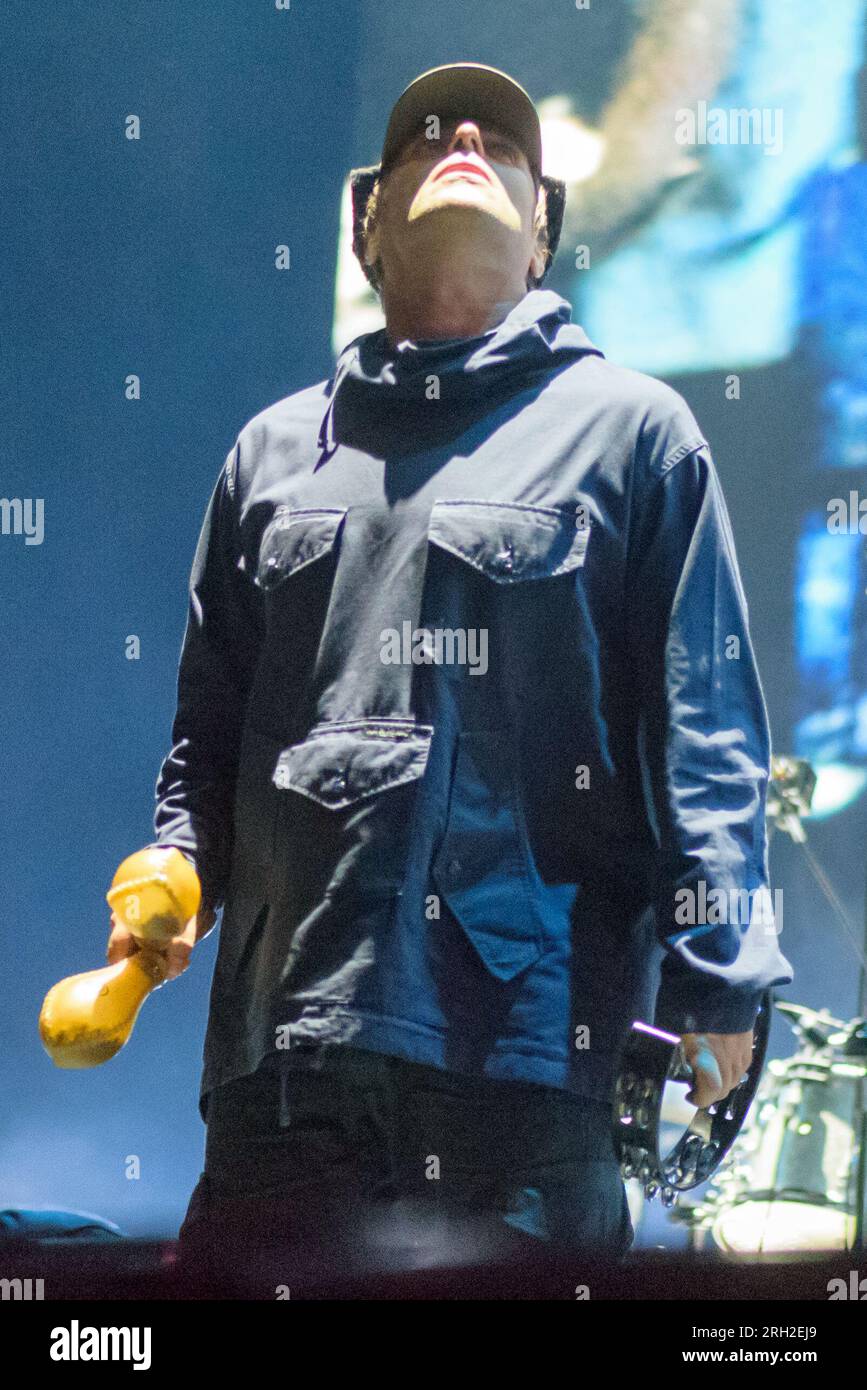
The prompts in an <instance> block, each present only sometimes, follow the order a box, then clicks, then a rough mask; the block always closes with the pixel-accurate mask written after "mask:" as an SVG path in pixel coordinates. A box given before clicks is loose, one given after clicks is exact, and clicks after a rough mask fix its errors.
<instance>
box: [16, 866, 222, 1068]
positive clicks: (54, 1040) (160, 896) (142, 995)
mask: <svg viewBox="0 0 867 1390" xmlns="http://www.w3.org/2000/svg"><path fill="white" fill-rule="evenodd" d="M105 896H106V898H107V900H108V903H109V906H110V907H111V909H112V911H113V912H114V914H115V916H116V918H117V919H118V921H119V922H121V923H122V924H123V925H124V926H125V927H126V928H127V929H128V931H130V932H131V933H132V935H133V936H134V937H135V938H136V940H137V941H138V942H139V944H140V946H141V950H140V951H137V952H136V953H135V954H134V955H132V956H127V957H126V959H124V960H122V961H120V962H119V964H117V965H108V966H105V967H104V968H103V969H102V970H90V971H88V972H87V973H86V974H84V975H70V976H68V977H67V979H65V980H61V981H60V982H59V983H58V984H56V985H54V986H53V987H52V988H51V989H50V990H49V991H48V993H47V994H46V996H45V1001H44V1003H43V1005H42V1010H41V1012H40V1015H39V1033H40V1036H41V1038H42V1044H43V1046H44V1048H45V1050H46V1052H47V1053H48V1055H49V1057H50V1058H51V1060H52V1061H53V1062H54V1063H55V1065H56V1066H58V1067H65V1068H83V1067H98V1066H99V1065H100V1063H101V1062H107V1061H108V1060H109V1058H110V1057H114V1055H115V1053H117V1052H119V1051H120V1049H121V1048H122V1047H123V1045H124V1043H125V1042H126V1041H127V1039H128V1038H129V1036H130V1034H131V1032H132V1029H133V1024H134V1023H135V1021H136V1019H137V1018H138V1013H139V1009H140V1008H141V1006H142V1004H143V1003H144V1001H145V999H146V998H147V996H148V995H149V994H150V992H151V990H153V989H157V988H159V986H160V985H161V984H162V983H163V981H164V979H165V975H166V962H165V959H164V957H163V955H162V954H161V953H160V949H159V948H160V947H161V946H164V945H165V943H166V942H167V941H169V940H170V939H171V938H172V937H173V936H177V935H178V934H179V933H180V932H182V931H183V929H184V926H185V924H186V923H187V922H188V921H189V920H190V918H191V917H194V916H195V914H196V913H197V912H198V910H199V906H200V903H201V897H202V890H201V885H200V883H199V876H198V874H197V873H196V871H195V869H194V868H193V866H192V864H190V862H189V860H188V859H186V858H185V857H184V855H183V854H181V852H180V850H177V849H174V848H167V849H158V848H157V849H141V850H138V851H137V853H135V854H131V855H129V856H128V857H127V858H126V859H124V861H123V863H122V864H121V865H120V866H119V867H118V870H117V873H116V874H115V876H114V878H113V879H112V883H111V887H110V888H109V890H108V892H107V893H106V895H105Z"/></svg>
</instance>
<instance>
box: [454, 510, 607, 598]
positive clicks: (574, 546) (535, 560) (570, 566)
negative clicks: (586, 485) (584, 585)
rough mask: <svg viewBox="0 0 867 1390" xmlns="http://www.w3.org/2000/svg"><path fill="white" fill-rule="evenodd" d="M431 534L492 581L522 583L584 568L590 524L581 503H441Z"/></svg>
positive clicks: (496, 582) (499, 583)
mask: <svg viewBox="0 0 867 1390" xmlns="http://www.w3.org/2000/svg"><path fill="white" fill-rule="evenodd" d="M428 537H429V539H430V540H431V541H432V543H433V544H434V545H436V546H438V547H439V548H440V549H442V550H445V551H447V552H448V553H449V554H450V555H453V556H455V557H456V558H457V559H458V560H462V561H463V562H464V563H465V564H467V565H469V566H470V567H471V568H472V569H473V570H475V571H477V572H478V573H479V574H482V575H484V576H485V578H486V579H489V580H491V581H492V582H493V583H494V584H497V585H514V586H518V585H522V584H524V583H529V582H530V581H534V580H544V579H555V578H557V577H558V576H560V575H565V574H570V573H572V572H573V571H574V570H577V569H580V567H581V566H582V565H583V564H584V559H585V556H586V554H587V544H588V541H589V539H590V525H589V522H588V520H587V517H586V515H585V509H584V508H583V507H576V508H573V509H569V508H566V507H563V508H560V507H534V506H528V505H524V504H522V503H517V502H474V501H463V500H461V501H438V502H435V503H434V505H433V507H432V508H431V517H430V525H429V529H428ZM534 587H535V586H534Z"/></svg>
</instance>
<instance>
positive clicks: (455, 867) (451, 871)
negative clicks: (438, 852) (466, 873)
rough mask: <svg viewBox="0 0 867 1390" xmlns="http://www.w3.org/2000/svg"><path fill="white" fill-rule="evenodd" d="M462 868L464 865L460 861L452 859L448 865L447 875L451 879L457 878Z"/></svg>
mask: <svg viewBox="0 0 867 1390" xmlns="http://www.w3.org/2000/svg"><path fill="white" fill-rule="evenodd" d="M462 867H463V865H462V864H461V861H460V859H450V860H449V862H448V864H447V865H446V873H447V874H448V876H449V878H457V876H458V874H459V873H460V871H461V869H462Z"/></svg>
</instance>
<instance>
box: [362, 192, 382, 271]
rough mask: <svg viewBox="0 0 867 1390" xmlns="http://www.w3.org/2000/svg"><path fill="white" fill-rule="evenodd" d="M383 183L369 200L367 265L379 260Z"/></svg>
mask: <svg viewBox="0 0 867 1390" xmlns="http://www.w3.org/2000/svg"><path fill="white" fill-rule="evenodd" d="M380 196H381V183H378V184H377V185H376V188H375V189H374V191H373V193H372V194H371V197H370V200H369V202H368V209H367V217H366V220H365V225H364V260H365V263H366V264H367V265H371V266H372V265H375V264H376V262H377V261H378V260H379V216H378V213H379V198H380Z"/></svg>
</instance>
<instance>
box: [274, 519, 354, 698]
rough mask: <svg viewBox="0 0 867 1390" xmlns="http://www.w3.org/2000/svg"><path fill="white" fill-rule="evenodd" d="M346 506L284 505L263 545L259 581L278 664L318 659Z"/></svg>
mask: <svg viewBox="0 0 867 1390" xmlns="http://www.w3.org/2000/svg"><path fill="white" fill-rule="evenodd" d="M346 513H347V508H346V507H307V508H293V507H287V506H281V507H278V508H277V510H276V511H275V513H274V515H273V517H272V518H271V520H270V522H269V523H268V525H267V526H266V528H265V530H264V532H263V534H262V540H261V543H260V546H259V557H258V560H257V564H256V574H255V576H254V582H255V584H256V586H257V588H259V589H260V590H261V591H262V593H263V594H264V596H265V611H266V615H267V624H268V634H267V652H268V657H269V659H270V660H271V661H273V662H275V663H276V664H277V665H278V666H282V667H287V668H290V669H292V670H294V671H296V672H297V671H300V670H303V669H306V668H307V666H308V664H309V663H310V662H311V661H312V660H313V659H314V657H315V653H316V649H317V646H318V642H319V637H320V634H321V631H322V626H323V624H324V622H325V615H326V613H327V610H328V601H329V598H330V595H331V590H332V587H333V583H334V574H335V566H336V562H337V554H338V551H339V545H340V537H341V533H342V530H343V525H344V522H345V519H346Z"/></svg>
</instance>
